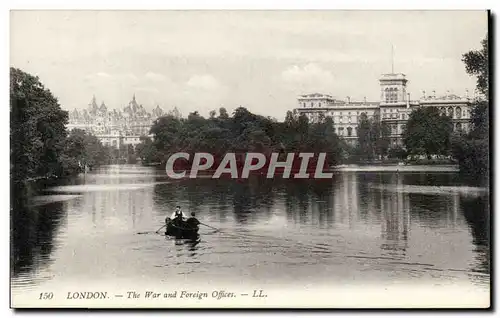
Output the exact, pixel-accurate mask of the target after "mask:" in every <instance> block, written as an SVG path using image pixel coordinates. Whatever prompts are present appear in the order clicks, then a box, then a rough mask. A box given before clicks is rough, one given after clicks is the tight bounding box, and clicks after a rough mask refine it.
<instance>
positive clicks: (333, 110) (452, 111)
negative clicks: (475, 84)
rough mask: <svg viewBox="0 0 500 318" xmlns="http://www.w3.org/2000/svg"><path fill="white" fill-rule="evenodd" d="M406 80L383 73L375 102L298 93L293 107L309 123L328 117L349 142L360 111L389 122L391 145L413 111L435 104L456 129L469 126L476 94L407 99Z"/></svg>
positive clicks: (353, 137)
mask: <svg viewBox="0 0 500 318" xmlns="http://www.w3.org/2000/svg"><path fill="white" fill-rule="evenodd" d="M407 82H408V80H407V79H406V76H405V74H402V73H389V74H382V75H381V77H380V78H379V84H380V99H379V100H377V101H367V100H366V98H365V99H364V100H363V101H353V100H351V98H350V97H349V96H348V97H346V98H345V99H337V98H334V97H333V96H331V95H327V94H321V93H312V94H305V95H301V96H299V97H298V99H297V104H298V105H297V106H298V107H295V110H296V111H297V112H298V114H300V115H302V114H304V115H306V116H307V117H308V119H309V120H310V121H312V122H314V121H317V120H319V118H320V117H331V118H332V121H333V125H334V131H335V133H337V135H338V136H339V137H341V138H343V139H344V140H346V141H347V142H348V143H350V144H352V145H354V144H356V143H357V139H358V136H357V127H358V124H359V120H360V117H361V115H362V114H364V115H366V116H367V118H368V119H374V118H377V119H378V120H380V121H381V122H384V123H386V124H387V125H388V127H389V131H390V135H389V139H390V144H391V146H396V145H402V143H403V140H402V133H403V131H404V129H405V126H406V122H407V121H408V118H409V116H410V113H411V111H412V110H414V109H416V108H419V107H431V106H432V107H436V108H437V109H438V110H439V111H440V112H441V113H442V114H446V115H448V116H449V117H450V118H451V120H452V123H453V129H454V130H455V131H460V130H461V131H468V130H469V129H470V118H471V107H472V106H471V105H472V103H473V101H474V100H475V99H477V98H479V96H477V95H476V93H475V94H474V96H469V92H468V91H467V90H466V91H465V95H464V96H458V95H455V94H451V93H450V92H449V91H447V92H446V94H444V95H441V96H437V95H436V92H435V91H433V92H432V94H426V92H425V91H423V92H422V95H421V96H420V97H419V98H417V99H413V100H412V99H410V94H409V93H407V91H406V84H407Z"/></svg>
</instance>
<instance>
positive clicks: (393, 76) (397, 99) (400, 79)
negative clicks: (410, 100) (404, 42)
mask: <svg viewBox="0 0 500 318" xmlns="http://www.w3.org/2000/svg"><path fill="white" fill-rule="evenodd" d="M379 82H380V102H381V104H398V103H405V102H406V83H407V82H408V80H407V79H406V75H405V74H403V73H395V72H394V46H393V45H391V73H387V74H382V76H381V77H380V79H379Z"/></svg>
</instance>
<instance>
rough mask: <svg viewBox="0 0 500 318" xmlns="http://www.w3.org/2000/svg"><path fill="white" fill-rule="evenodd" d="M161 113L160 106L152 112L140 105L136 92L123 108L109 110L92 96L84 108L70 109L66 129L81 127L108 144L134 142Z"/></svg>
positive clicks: (117, 144) (132, 143) (137, 140)
mask: <svg viewBox="0 0 500 318" xmlns="http://www.w3.org/2000/svg"><path fill="white" fill-rule="evenodd" d="M162 115H163V110H162V109H161V108H160V106H156V108H155V109H153V111H152V112H151V113H149V112H147V111H146V109H145V108H144V107H143V106H142V105H139V104H138V103H137V101H136V99H135V95H134V97H133V98H132V100H131V101H130V102H129V103H128V105H127V106H126V107H124V109H123V111H122V110H116V109H113V110H108V108H107V107H106V105H105V104H104V102H102V103H101V105H100V106H98V105H97V102H96V98H95V96H94V97H93V98H92V100H91V102H90V103H89V104H88V107H87V108H86V109H84V110H83V111H78V110H77V109H75V110H73V111H72V112H70V113H69V123H68V130H73V129H82V130H85V131H87V132H89V133H91V134H93V135H95V136H97V138H99V140H100V141H101V142H102V143H103V144H104V145H108V146H113V147H119V146H120V145H122V144H123V145H129V144H131V145H134V146H135V145H137V144H139V143H140V137H141V136H148V135H149V129H150V128H151V126H152V124H153V122H154V120H156V119H157V118H158V117H161V116H162Z"/></svg>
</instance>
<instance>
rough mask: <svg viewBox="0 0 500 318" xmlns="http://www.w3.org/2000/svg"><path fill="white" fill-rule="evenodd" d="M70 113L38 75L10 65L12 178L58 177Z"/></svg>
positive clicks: (61, 170) (61, 166)
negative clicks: (62, 106)
mask: <svg viewBox="0 0 500 318" xmlns="http://www.w3.org/2000/svg"><path fill="white" fill-rule="evenodd" d="M67 122H68V113H67V112H66V111H64V110H62V109H61V107H60V105H59V102H58V101H57V99H56V98H55V97H54V95H53V94H52V93H51V92H50V90H48V89H46V88H45V87H44V85H43V84H42V83H41V82H40V80H39V78H38V77H35V76H32V75H30V74H28V73H25V72H23V71H22V70H20V69H17V68H12V67H11V68H10V138H11V139H10V141H11V143H10V144H11V158H10V160H11V180H12V181H13V182H21V181H25V180H28V179H33V178H50V177H57V176H60V175H62V173H63V165H62V162H61V157H62V154H63V152H64V144H65V140H66V124H67Z"/></svg>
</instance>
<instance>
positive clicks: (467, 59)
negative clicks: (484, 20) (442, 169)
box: [452, 36, 490, 184]
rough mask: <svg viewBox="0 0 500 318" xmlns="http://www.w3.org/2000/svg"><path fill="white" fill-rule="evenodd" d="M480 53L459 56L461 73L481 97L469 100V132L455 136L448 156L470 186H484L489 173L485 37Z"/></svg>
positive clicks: (487, 59) (473, 51) (487, 57)
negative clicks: (462, 66)
mask: <svg viewBox="0 0 500 318" xmlns="http://www.w3.org/2000/svg"><path fill="white" fill-rule="evenodd" d="M481 46H482V48H481V50H472V51H469V52H467V53H465V54H464V55H463V59H462V61H463V62H464V64H465V70H466V71H467V73H468V74H469V75H471V76H476V79H477V82H476V87H477V89H478V91H479V92H481V93H482V95H483V96H481V97H480V98H477V99H475V100H473V104H472V111H471V129H470V131H469V133H468V134H466V135H460V136H455V137H454V138H453V141H452V154H453V157H454V158H456V159H457V160H458V164H459V166H460V171H461V172H462V173H463V174H465V175H467V176H468V177H470V178H471V179H472V180H473V181H474V182H479V183H483V184H486V183H488V180H489V179H488V173H489V161H490V160H489V157H490V150H489V131H490V127H489V111H490V103H489V71H488V70H489V68H488V66H489V56H488V50H489V44H488V37H487V36H486V37H485V38H484V39H483V40H482V42H481Z"/></svg>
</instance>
